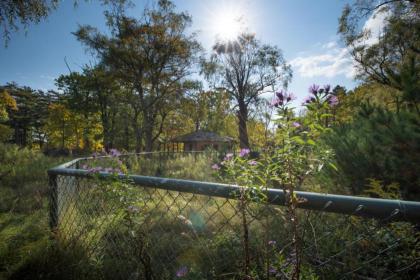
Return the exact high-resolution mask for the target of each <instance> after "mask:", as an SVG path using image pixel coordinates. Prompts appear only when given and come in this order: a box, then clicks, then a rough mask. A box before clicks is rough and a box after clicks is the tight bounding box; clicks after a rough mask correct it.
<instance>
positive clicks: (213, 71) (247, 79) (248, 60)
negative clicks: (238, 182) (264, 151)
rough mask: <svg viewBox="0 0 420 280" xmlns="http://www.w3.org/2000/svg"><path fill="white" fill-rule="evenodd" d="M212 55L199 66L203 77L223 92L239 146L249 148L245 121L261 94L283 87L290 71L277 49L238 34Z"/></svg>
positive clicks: (221, 43)
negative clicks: (234, 118)
mask: <svg viewBox="0 0 420 280" xmlns="http://www.w3.org/2000/svg"><path fill="white" fill-rule="evenodd" d="M213 49H214V50H215V53H214V54H213V55H212V56H211V58H210V60H209V61H205V62H203V70H202V71H203V73H204V74H205V76H206V78H207V79H208V80H209V81H210V80H211V79H212V78H214V77H215V76H217V78H216V79H215V86H216V87H221V88H223V89H224V90H226V91H227V92H228V93H229V94H230V97H231V100H232V101H233V102H234V106H235V108H237V111H236V114H237V119H238V128H239V142H240V146H241V147H242V148H247V147H249V139H248V130H247V121H248V116H249V111H250V109H251V106H252V105H255V104H256V103H257V102H258V100H259V96H260V95H261V93H262V92H263V91H264V90H266V89H269V90H274V89H276V88H277V87H278V86H279V85H282V86H283V87H287V85H288V83H289V82H290V80H291V78H292V70H291V67H290V65H288V64H287V63H286V61H285V59H284V58H283V55H282V53H281V50H280V49H278V48H277V47H274V46H270V45H265V44H261V42H259V41H258V40H257V39H256V38H255V36H254V35H251V34H241V35H240V36H238V39H237V40H236V41H234V42H223V41H218V42H216V44H215V45H214V47H213Z"/></svg>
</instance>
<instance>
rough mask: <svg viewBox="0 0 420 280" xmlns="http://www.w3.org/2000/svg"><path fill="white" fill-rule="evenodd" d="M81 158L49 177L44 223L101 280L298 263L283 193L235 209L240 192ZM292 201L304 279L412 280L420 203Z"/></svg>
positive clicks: (241, 273)
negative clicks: (101, 168)
mask: <svg viewBox="0 0 420 280" xmlns="http://www.w3.org/2000/svg"><path fill="white" fill-rule="evenodd" d="M160 160H162V158H160ZM85 161H86V159H85V160H76V161H73V162H70V163H68V164H66V165H63V166H61V167H58V168H55V169H52V170H50V171H49V176H50V186H51V204H50V206H51V207H50V218H51V227H52V229H53V230H54V232H55V234H56V238H57V240H58V241H59V242H58V243H59V244H60V246H62V247H63V248H66V249H67V250H78V251H82V252H83V254H84V255H85V256H86V260H87V261H88V262H90V263H91V264H92V265H93V266H95V267H96V268H97V269H98V271H100V274H99V275H98V278H107V279H178V278H182V279H287V278H288V277H289V276H290V273H291V270H292V267H293V266H294V265H296V263H294V262H295V259H296V258H295V254H296V253H297V251H296V249H295V246H292V244H294V241H296V240H293V234H292V231H293V229H292V228H291V225H290V222H289V221H288V218H287V217H288V215H287V214H286V213H285V211H286V209H285V207H283V206H282V205H283V204H284V196H283V193H282V191H281V190H269V191H268V194H267V195H268V201H267V202H255V201H254V202H248V203H247V204H246V207H242V206H243V205H242V204H241V203H240V201H239V200H238V195H237V194H238V191H239V190H240V189H241V188H240V187H237V186H229V185H223V184H217V183H205V182H197V181H186V180H177V179H168V178H159V177H146V176H126V175H111V174H107V173H106V172H101V173H96V174H92V173H91V172H89V171H87V170H83V169H77V168H76V167H80V165H82V164H83V162H85ZM149 161H150V162H151V161H152V159H151V158H149ZM146 162H147V161H146ZM148 175H150V174H148ZM152 175H153V174H152ZM298 196H300V197H302V198H304V199H305V201H306V202H305V203H303V204H302V208H306V209H299V210H298V224H299V228H298V236H299V240H297V242H298V243H299V246H300V250H299V252H298V253H299V255H300V256H301V258H300V259H301V264H300V272H301V273H300V275H301V278H302V279H416V278H419V271H420V263H419V260H420V244H419V240H420V238H419V237H420V234H419V229H418V222H419V217H420V203H414V202H404V201H396V200H395V201H394V200H380V199H366V198H360V197H347V196H333V195H323V194H314V193H304V192H301V193H299V194H298ZM311 209H312V210H311ZM315 210H317V211H315ZM245 251H247V252H248V254H246V253H245ZM245 255H249V256H248V260H247V258H246V256H245ZM245 267H247V268H246V270H247V271H246V272H247V274H248V276H247V277H248V278H244V277H245Z"/></svg>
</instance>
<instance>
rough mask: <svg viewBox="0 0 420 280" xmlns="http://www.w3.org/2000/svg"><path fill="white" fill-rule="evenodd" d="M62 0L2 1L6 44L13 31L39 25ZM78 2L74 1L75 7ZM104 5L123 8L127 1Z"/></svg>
mask: <svg viewBox="0 0 420 280" xmlns="http://www.w3.org/2000/svg"><path fill="white" fill-rule="evenodd" d="M59 2H60V0H5V1H0V26H1V27H2V29H3V38H4V41H5V43H6V44H7V42H8V41H9V40H10V34H11V32H12V31H18V30H19V25H22V26H23V28H24V29H26V28H27V27H28V26H29V24H33V23H35V24H37V23H39V22H41V20H43V19H45V18H47V17H48V16H49V15H50V13H51V12H52V11H54V10H55V9H57V7H58V5H59ZM77 2H78V1H77V0H74V4H75V6H76V5H77ZM101 2H102V3H103V4H112V5H115V6H123V5H124V4H125V3H126V2H128V1H126V0H101Z"/></svg>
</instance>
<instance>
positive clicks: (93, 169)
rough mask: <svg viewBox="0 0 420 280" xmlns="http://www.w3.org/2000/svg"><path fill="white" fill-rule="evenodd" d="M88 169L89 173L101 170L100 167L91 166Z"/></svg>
mask: <svg viewBox="0 0 420 280" xmlns="http://www.w3.org/2000/svg"><path fill="white" fill-rule="evenodd" d="M88 171H89V173H98V172H101V171H102V167H99V166H98V167H93V168H91V169H89V170H88Z"/></svg>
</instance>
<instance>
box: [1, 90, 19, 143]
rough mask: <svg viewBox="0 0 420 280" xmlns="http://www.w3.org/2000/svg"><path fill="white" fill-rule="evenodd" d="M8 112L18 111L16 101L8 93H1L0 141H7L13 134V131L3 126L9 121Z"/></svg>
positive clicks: (4, 91)
mask: <svg viewBox="0 0 420 280" xmlns="http://www.w3.org/2000/svg"><path fill="white" fill-rule="evenodd" d="M8 110H14V111H16V110H17V105H16V100H15V99H14V98H13V97H12V96H11V95H10V94H9V93H8V92H7V91H6V90H3V91H0V141H1V142H3V141H6V140H8V138H9V137H10V135H11V134H12V129H11V128H10V127H9V126H7V125H4V124H2V122H6V121H8V120H9V113H8Z"/></svg>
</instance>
